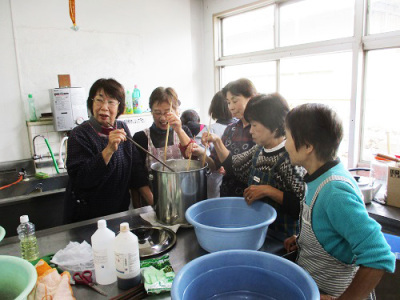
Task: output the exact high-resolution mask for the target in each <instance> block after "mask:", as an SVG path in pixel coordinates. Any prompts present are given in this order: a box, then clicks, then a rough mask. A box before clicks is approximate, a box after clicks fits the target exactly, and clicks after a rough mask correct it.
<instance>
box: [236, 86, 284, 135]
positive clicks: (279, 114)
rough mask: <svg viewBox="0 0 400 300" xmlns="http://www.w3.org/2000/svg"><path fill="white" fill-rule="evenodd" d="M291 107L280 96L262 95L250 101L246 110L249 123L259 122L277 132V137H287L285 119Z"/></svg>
mask: <svg viewBox="0 0 400 300" xmlns="http://www.w3.org/2000/svg"><path fill="white" fill-rule="evenodd" d="M288 112H289V105H288V104H287V102H286V100H285V98H283V97H282V96H281V95H280V94H278V93H274V94H268V95H265V94H260V95H257V96H255V97H253V98H251V99H250V101H249V102H248V103H247V106H246V109H245V110H244V118H245V119H246V121H247V122H251V121H257V122H260V123H261V124H263V125H264V126H265V127H266V128H268V129H269V130H271V132H274V131H275V137H276V138H278V137H281V136H284V135H285V118H286V115H287V113H288Z"/></svg>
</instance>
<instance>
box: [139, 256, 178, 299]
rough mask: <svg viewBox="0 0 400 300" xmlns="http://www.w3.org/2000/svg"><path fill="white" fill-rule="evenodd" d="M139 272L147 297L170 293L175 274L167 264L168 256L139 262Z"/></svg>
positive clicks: (169, 264)
mask: <svg viewBox="0 0 400 300" xmlns="http://www.w3.org/2000/svg"><path fill="white" fill-rule="evenodd" d="M140 272H141V274H142V278H143V281H144V288H145V289H146V292H147V293H148V294H149V295H151V294H160V293H163V292H169V291H171V287H172V282H173V281H174V278H175V273H174V270H173V269H172V266H171V263H170V262H169V255H168V254H166V255H164V256H161V257H159V258H151V259H146V260H143V261H141V262H140Z"/></svg>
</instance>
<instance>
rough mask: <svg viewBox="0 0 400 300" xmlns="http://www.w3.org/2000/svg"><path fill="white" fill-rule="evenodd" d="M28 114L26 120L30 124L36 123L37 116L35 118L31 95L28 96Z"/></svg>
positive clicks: (33, 102) (33, 101)
mask: <svg viewBox="0 0 400 300" xmlns="http://www.w3.org/2000/svg"><path fill="white" fill-rule="evenodd" d="M28 113H29V117H28V120H29V121H31V122H36V121H37V116H36V108H35V100H34V99H33V97H32V94H29V95H28Z"/></svg>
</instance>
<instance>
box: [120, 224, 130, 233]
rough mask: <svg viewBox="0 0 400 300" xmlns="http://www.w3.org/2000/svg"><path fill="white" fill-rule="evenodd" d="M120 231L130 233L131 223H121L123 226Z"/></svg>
mask: <svg viewBox="0 0 400 300" xmlns="http://www.w3.org/2000/svg"><path fill="white" fill-rule="evenodd" d="M119 230H120V231H121V232H127V231H129V223H128V222H124V223H121V224H120V225H119Z"/></svg>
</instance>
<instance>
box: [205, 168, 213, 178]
mask: <svg viewBox="0 0 400 300" xmlns="http://www.w3.org/2000/svg"><path fill="white" fill-rule="evenodd" d="M211 173H212V171H211V169H210V168H208V167H207V168H206V176H210V175H211Z"/></svg>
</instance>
